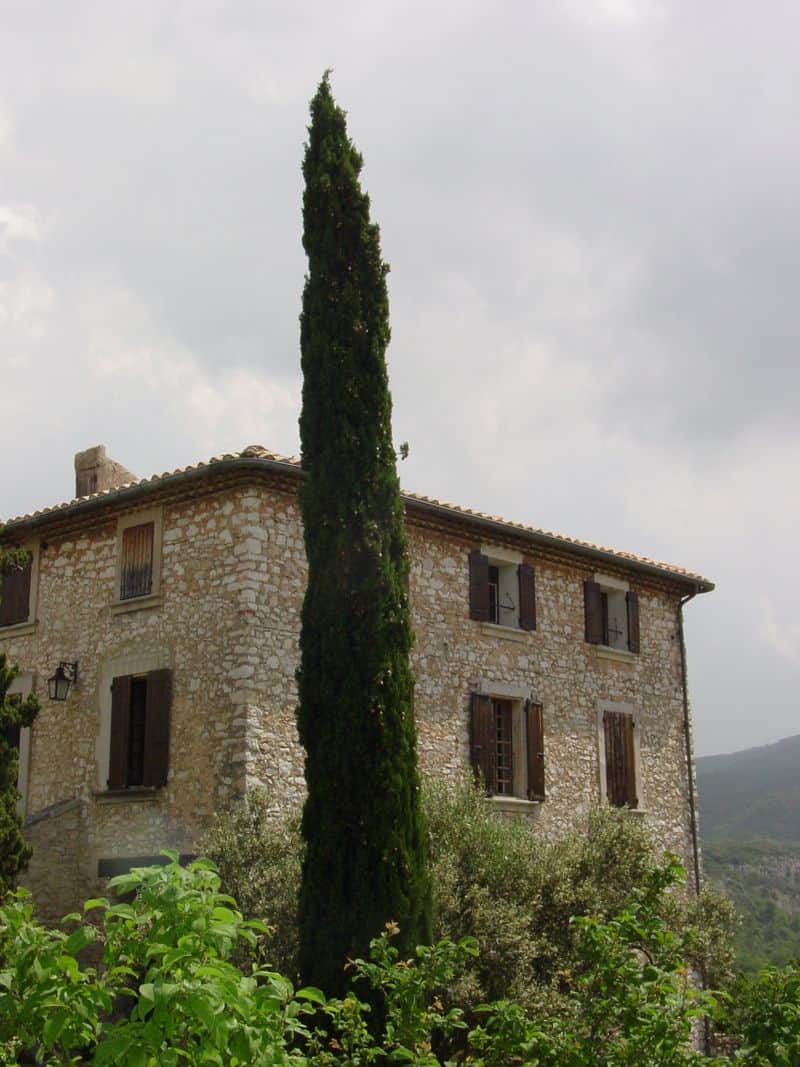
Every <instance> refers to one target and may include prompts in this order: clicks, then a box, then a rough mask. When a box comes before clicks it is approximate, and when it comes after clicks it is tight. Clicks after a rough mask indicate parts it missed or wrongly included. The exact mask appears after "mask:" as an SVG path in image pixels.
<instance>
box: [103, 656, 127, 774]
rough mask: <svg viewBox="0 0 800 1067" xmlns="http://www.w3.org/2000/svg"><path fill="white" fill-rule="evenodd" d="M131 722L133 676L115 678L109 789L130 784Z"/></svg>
mask: <svg viewBox="0 0 800 1067" xmlns="http://www.w3.org/2000/svg"><path fill="white" fill-rule="evenodd" d="M130 720H131V676H130V675H129V674H125V675H122V677H120V678H115V679H114V681H113V682H112V684H111V749H110V752H109V760H108V788H109V789H124V788H125V786H126V785H127V784H128V731H129V729H130Z"/></svg>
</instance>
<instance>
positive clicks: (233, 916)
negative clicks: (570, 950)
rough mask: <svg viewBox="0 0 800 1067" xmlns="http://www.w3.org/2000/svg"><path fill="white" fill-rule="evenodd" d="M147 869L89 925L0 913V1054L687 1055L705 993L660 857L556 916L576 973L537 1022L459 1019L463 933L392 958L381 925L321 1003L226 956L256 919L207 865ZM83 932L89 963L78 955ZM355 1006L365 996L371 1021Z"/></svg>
mask: <svg viewBox="0 0 800 1067" xmlns="http://www.w3.org/2000/svg"><path fill="white" fill-rule="evenodd" d="M169 858H170V862H169V863H168V864H167V865H166V866H163V867H150V868H142V869H139V870H134V871H132V872H130V873H129V874H127V875H122V876H120V877H119V878H116V879H113V880H112V883H111V884H112V886H113V887H114V888H115V889H116V890H117V892H118V893H120V894H123V895H127V896H130V898H131V899H130V900H129V901H124V902H120V903H115V904H112V903H110V902H108V901H107V900H101V899H97V900H89V901H87V902H86V904H85V905H84V912H85V914H87V915H91V916H96V917H97V918H96V921H95V922H94V923H89V922H87V921H85V920H84V919H82V918H81V917H80V916H79V915H72V916H68V917H67V919H66V920H65V924H66V925H67V926H68V927H72V930H71V932H69V933H67V932H66V931H64V930H55V931H53V930H46V929H45V928H44V927H42V926H41V925H40V924H38V923H37V922H36V921H35V920H34V919H33V917H32V914H31V905H30V900H29V897H28V896H27V895H26V894H25V893H24V892H23V891H20V892H19V893H17V894H15V895H13V896H12V897H11V898H10V899H9V900H8V902H7V903H6V905H5V906H4V907H2V908H0V1050H2V1055H3V1058H4V1059H5V1061H6V1062H7V1063H15V1062H18V1061H17V1056H18V1055H20V1054H22V1053H25V1054H28V1055H30V1054H34V1055H35V1056H36V1057H37V1058H38V1061H39V1062H43V1063H48V1064H68V1063H77V1062H84V1063H91V1064H94V1065H97V1067H105V1065H109V1064H114V1065H119V1067H160V1065H167V1067H170V1065H173V1067H177V1065H178V1064H181V1065H183V1064H190V1065H198V1067H199V1065H201V1064H218V1065H230V1067H249V1065H252V1067H256V1065H264V1067H266V1065H287V1067H333V1065H335V1064H339V1063H341V1064H350V1065H360V1064H374V1063H386V1062H403V1063H409V1064H418V1065H420V1067H437V1065H438V1067H444V1065H449V1067H456V1065H458V1064H466V1063H470V1064H472V1065H473V1067H501V1065H502V1067H515V1065H522V1064H542V1065H547V1067H556V1065H558V1064H563V1063H569V1064H573V1065H575V1067H584V1065H585V1067H589V1065H590V1064H596V1063H597V1062H598V1057H599V1056H600V1055H602V1062H603V1063H606V1064H609V1065H615V1064H619V1065H622V1064H638V1063H641V1062H642V1059H641V1053H642V1050H643V1049H647V1050H648V1053H647V1055H648V1059H647V1062H648V1063H651V1064H665V1065H666V1064H683V1063H689V1062H693V1061H694V1060H695V1059H696V1056H695V1053H693V1052H692V1050H691V1048H690V1026H691V1020H692V1018H693V1017H694V1016H696V1015H697V1014H698V1013H700V1012H702V1011H704V1010H705V1009H706V1006H707V1003H708V997H707V995H705V994H701V993H700V992H698V991H696V990H695V989H693V987H692V985H691V983H690V982H689V981H688V977H687V969H686V967H685V966H684V965H683V962H682V960H681V956H680V951H679V948H680V939H679V938H678V937H677V935H674V934H672V933H670V932H669V931H668V929H667V928H666V926H665V924H664V922H663V920H662V918H661V908H662V905H663V900H664V896H665V894H666V892H667V891H668V890H669V888H670V887H671V886H672V885H673V884H675V882H676V881H677V880H678V879H680V878H681V877H683V872H682V869H681V868H680V867H677V866H675V865H674V863H672V862H671V861H670V860H667V861H665V862H664V863H662V864H659V865H655V866H653V867H652V868H651V869H650V870H649V871H648V873H647V874H646V876H645V878H644V880H643V882H642V884H641V885H640V886H639V887H638V888H637V889H636V890H635V891H633V892H632V893H631V894H630V895H629V899H628V900H627V902H626V903H625V906H624V907H623V909H622V911H621V912H620V913H619V915H617V916H615V917H613V918H611V919H609V920H605V919H601V918H600V917H598V916H592V917H584V918H582V919H577V920H576V921H575V923H573V924H572V935H573V940H574V950H575V961H576V968H577V969H576V980H575V981H574V983H573V984H572V986H571V989H570V991H569V994H568V995H567V997H566V1002H565V1010H563V1011H560V1012H551V1013H549V1014H548V1013H544V1014H542V1015H541V1017H540V1018H538V1019H535V1018H533V1017H532V1016H531V1015H530V1014H529V1013H526V1012H525V1011H524V1009H523V1008H522V1007H521V1006H520V1005H518V1004H515V1003H513V1002H510V1001H501V1002H499V1003H496V1004H485V1005H480V1006H479V1007H478V1008H477V1015H478V1017H479V1019H480V1022H479V1023H477V1024H473V1025H470V1023H469V1020H468V1018H467V1013H466V1012H465V1010H464V1008H463V1007H462V1006H461V1005H458V1004H448V1003H446V1002H445V1000H444V999H443V997H442V993H443V991H444V990H447V989H452V988H453V987H454V986H455V985H457V983H458V980H459V977H460V976H461V974H462V973H463V972H464V971H465V969H466V968H468V967H469V966H471V965H472V963H473V962H474V961H475V960H476V959H477V956H478V949H477V946H476V944H475V942H474V940H473V939H471V938H463V939H461V940H460V941H459V942H458V943H454V942H452V941H449V940H442V941H440V942H438V943H437V944H435V945H433V946H430V947H426V946H422V947H419V948H417V950H416V953H415V955H414V957H413V958H412V959H410V960H403V959H400V957H399V955H398V951H397V949H396V948H395V947H394V945H393V943H392V938H393V937H395V936H396V934H397V928H396V927H395V926H393V924H389V927H388V928H387V930H386V931H384V933H383V935H382V936H381V937H379V938H377V939H375V940H374V941H373V943H372V947H371V955H370V958H369V959H368V960H363V959H359V960H355V961H354V962H353V963H352V966H351V968H350V972H349V982H350V990H349V991H348V992H347V994H346V995H345V996H344V997H343V998H342V999H338V1000H327V999H326V998H325V996H324V995H323V993H322V992H320V991H319V990H316V989H302V990H299V991H297V992H295V990H294V988H293V986H292V983H291V982H290V981H289V980H288V979H287V978H285V977H282V976H281V975H280V974H277V973H275V972H271V971H268V970H266V969H265V968H259V967H256V968H254V969H252V970H250V971H246V970H243V969H242V968H241V967H238V966H237V965H236V964H235V963H234V962H233V959H232V957H233V954H234V953H235V951H236V947H237V945H239V944H240V943H242V942H245V943H248V944H249V945H250V946H251V947H253V946H254V944H255V942H256V941H257V939H258V938H259V937H260V936H262V935H263V933H264V931H263V928H262V926H261V924H260V923H256V922H248V921H245V920H244V919H243V918H242V915H241V913H240V912H239V911H238V910H237V909H236V906H235V902H234V901H233V900H232V899H231V898H230V897H228V896H227V895H224V894H222V893H221V892H220V881H219V876H218V874H217V873H216V871H215V870H214V868H213V866H212V865H211V864H210V863H209V862H208V861H202V860H201V861H197V862H196V863H194V864H192V865H190V867H189V868H187V869H182V868H181V867H180V866H179V865H178V863H177V856H176V855H175V854H174V853H172V854H169ZM94 941H97V942H99V945H100V947H101V948H102V966H101V967H99V968H97V969H95V968H94V967H91V966H87V965H85V964H82V963H81V962H80V960H79V956H80V953H81V952H82V950H83V949H84V948H86V947H87V946H88V945H90V944H92V943H93V942H94ZM370 1003H373V1004H377V1005H378V1006H379V1011H378V1013H377V1015H375V1013H374V1012H372V1009H371V1008H370V1006H369V1005H370Z"/></svg>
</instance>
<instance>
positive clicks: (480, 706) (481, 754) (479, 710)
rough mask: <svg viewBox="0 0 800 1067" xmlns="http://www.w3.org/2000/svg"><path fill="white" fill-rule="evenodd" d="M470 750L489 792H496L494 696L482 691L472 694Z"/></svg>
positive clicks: (473, 764) (474, 764)
mask: <svg viewBox="0 0 800 1067" xmlns="http://www.w3.org/2000/svg"><path fill="white" fill-rule="evenodd" d="M469 752H470V760H471V761H472V766H473V767H474V769H475V771H476V773H480V775H481V777H482V778H483V783H484V785H485V786H486V790H487V792H489V793H494V792H495V791H496V790H497V751H496V748H495V728H494V705H493V704H492V698H491V697H487V696H484V695H483V694H482V693H473V694H472V714H471V717H470V729H469Z"/></svg>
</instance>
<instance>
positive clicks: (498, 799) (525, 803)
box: [492, 793, 543, 815]
mask: <svg viewBox="0 0 800 1067" xmlns="http://www.w3.org/2000/svg"><path fill="white" fill-rule="evenodd" d="M542 803H543V801H541V800H525V799H524V798H523V797H508V796H498V795H497V793H495V794H494V795H493V796H492V804H493V806H494V807H495V808H497V810H498V811H505V812H511V813H513V814H515V815H524V814H525V813H526V812H530V811H536V809H537V808H538V807H540V806H541V804H542Z"/></svg>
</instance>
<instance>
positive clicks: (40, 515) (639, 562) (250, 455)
mask: <svg viewBox="0 0 800 1067" xmlns="http://www.w3.org/2000/svg"><path fill="white" fill-rule="evenodd" d="M239 459H264V460H268V461H270V462H271V463H277V464H281V465H286V466H287V467H292V468H294V469H295V470H299V467H300V460H299V459H298V457H297V456H283V455H280V454H279V453H277V452H271V451H270V450H269V449H267V448H264V447H263V446H262V445H248V446H247V447H246V448H244V449H242V451H241V452H225V453H223V454H222V455H219V456H212V457H211V458H210V459H208V460H202V461H200V462H198V463H191V464H189V465H188V466H185V467H178V468H176V469H175V470H172V471H164V472H163V473H162V474H153V475H151V476H150V477H149V478H138V479H136V480H135V481H131V482H127V483H126V484H124V485H120V486H116V487H115V488H114V489H104V490H102V491H101V492H99V493H93V494H92V495H91V496H85V497H77V498H76V499H74V500H67V501H64V502H63V503H61V504H53V505H51V506H50V507H46V508H41V509H39V510H38V511H33V512H29V513H28V514H26V515H19V516H17V517H16V518H13V519H8V520H7V522H6V525H8V526H17V525H20V526H24V525H26V524H28V523H30V522H34V521H37V522H38V521H41V520H43V519H45V518H46V517H48V516H55V515H58V514H61V513H65V512H69V511H70V510H71V509H72V508H75V507H76V506H77V505H79V504H85V503H87V502H88V501H93V500H101V499H104V498H108V499H112V498H114V497H115V496H117V495H121V494H123V493H124V492H125V490H131V489H134V488H135V487H137V488H145V487H147V486H153V487H155V486H157V485H158V484H159V483H161V482H164V481H166V480H172V479H174V478H178V477H180V476H181V475H185V474H191V473H192V472H195V471H196V472H198V473H200V472H202V471H204V470H208V469H210V468H212V467H214V466H216V465H217V464H219V463H225V462H232V461H235V460H239ZM403 496H404V498H405V499H406V500H409V501H416V502H418V503H420V504H421V505H423V506H425V505H427V506H430V507H434V508H441V509H443V510H444V511H446V512H450V513H452V514H453V515H458V516H463V517H464V518H466V519H478V520H481V521H484V522H491V523H494V524H497V525H499V526H504V527H507V528H508V529H509V530H510V531H515V532H518V533H522V534H527V535H529V536H532V537H534V538H538V539H544V540H547V541H552V542H553V543H554V544H555V545H561V546H564V547H570V546H571V547H574V548H575V549H578V550H579V551H582V552H584V553H589V554H593V553H596V554H597V555H598V556H599V555H602V556H605V557H611V558H613V559H617V560H619V562H620V563H632V564H633V565H634V566H639V567H646V568H647V569H653V570H656V571H661V572H663V573H664V574H665V575H670V576H672V577H677V578H681V579H684V580H687V581H689V582H692V583H696V584H697V585H699V586H701V587H703V588H704V590H710V589H713V588H714V586H713V583H712V582H711V581H709V579H707V578H704V577H703V576H702V575H700V574H696V573H694V572H693V571H689V570H686V569H685V568H683V567H678V566H675V564H672V563H664V562H662V561H660V560H654V559H650V558H649V557H648V556H641V555H637V554H636V553H634V552H626V551H623V550H621V549H618V548H610V547H608V546H606V545H599V544H595V543H593V542H591V541H582V540H580V539H579V538H575V537H568V536H566V535H565V534H560V533H555V532H553V531H550V530H544V529H541V528H540V527H537V526H530V525H527V524H526V523H521V522H514V521H512V520H509V519H506V518H503V517H502V516H500V515H490V514H488V513H487V512H483V511H476V510H474V509H472V508H467V507H463V506H462V505H460V504H453V503H451V502H450V501H447V500H439V499H437V498H435V497H430V496H425V495H424V494H422V493H413V492H409V491H408V490H403Z"/></svg>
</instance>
